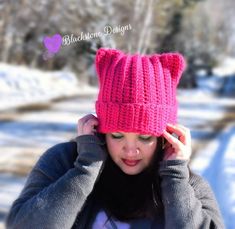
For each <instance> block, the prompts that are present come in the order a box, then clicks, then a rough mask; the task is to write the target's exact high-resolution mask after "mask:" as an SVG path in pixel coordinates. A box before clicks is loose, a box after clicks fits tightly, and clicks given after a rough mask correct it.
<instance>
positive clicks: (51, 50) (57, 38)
mask: <svg viewBox="0 0 235 229" xmlns="http://www.w3.org/2000/svg"><path fill="white" fill-rule="evenodd" d="M131 29H132V27H131V24H128V25H123V26H121V25H118V26H114V27H113V26H110V25H108V26H105V27H104V29H103V31H102V32H94V33H89V32H88V33H84V32H81V33H80V34H79V35H78V36H75V35H74V34H70V35H64V36H63V37H62V36H61V35H60V34H58V33H57V34H55V35H53V36H52V37H49V36H46V37H44V39H43V44H44V46H45V48H46V49H47V50H46V51H45V52H44V53H43V59H44V60H48V59H50V58H52V57H53V56H54V55H55V54H56V53H58V52H59V50H60V48H61V46H62V45H63V46H67V45H70V44H73V43H76V42H79V41H85V40H91V39H95V38H99V37H102V36H110V35H112V34H120V35H121V36H123V35H124V34H125V32H126V31H128V30H131Z"/></svg>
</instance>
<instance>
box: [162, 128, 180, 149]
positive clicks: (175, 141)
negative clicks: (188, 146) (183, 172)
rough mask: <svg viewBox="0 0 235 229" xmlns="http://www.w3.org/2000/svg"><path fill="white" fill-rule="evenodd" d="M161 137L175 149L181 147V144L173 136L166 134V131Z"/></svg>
mask: <svg viewBox="0 0 235 229" xmlns="http://www.w3.org/2000/svg"><path fill="white" fill-rule="evenodd" d="M163 136H164V137H165V138H166V140H167V141H168V142H169V143H170V144H171V145H173V146H174V147H175V148H179V147H182V146H183V143H182V142H180V141H179V140H178V139H177V138H175V137H174V136H173V135H171V134H170V133H168V132H167V131H166V130H164V131H163Z"/></svg>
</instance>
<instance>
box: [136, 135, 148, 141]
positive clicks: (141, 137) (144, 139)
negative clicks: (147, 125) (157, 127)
mask: <svg viewBox="0 0 235 229" xmlns="http://www.w3.org/2000/svg"><path fill="white" fill-rule="evenodd" d="M139 138H140V140H143V141H149V140H150V139H151V136H140V137H139Z"/></svg>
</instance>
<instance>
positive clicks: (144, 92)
mask: <svg viewBox="0 0 235 229" xmlns="http://www.w3.org/2000/svg"><path fill="white" fill-rule="evenodd" d="M184 69H185V61H184V58H183V56H182V55H181V54H179V53H164V54H153V55H140V54H134V55H132V54H125V53H124V52H122V51H120V50H117V49H105V48H101V49H99V50H98V51H97V53H96V71H97V74H98V79H99V94H98V98H97V100H96V103H95V108H96V114H97V118H98V121H99V126H98V127H97V128H98V129H97V131H98V132H100V133H108V132H135V133H139V134H151V135H154V136H160V135H162V133H163V130H164V129H165V128H166V124H167V123H172V124H175V123H176V122H177V110H178V102H177V99H176V88H177V85H178V83H179V79H180V77H181V75H182V72H183V71H184Z"/></svg>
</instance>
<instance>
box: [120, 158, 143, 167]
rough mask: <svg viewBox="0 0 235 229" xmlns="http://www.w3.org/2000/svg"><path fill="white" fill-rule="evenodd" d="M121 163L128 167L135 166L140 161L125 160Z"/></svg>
mask: <svg viewBox="0 0 235 229" xmlns="http://www.w3.org/2000/svg"><path fill="white" fill-rule="evenodd" d="M122 161H123V162H124V163H125V164H126V165H128V166H136V165H137V164H138V163H139V162H140V160H126V159H122Z"/></svg>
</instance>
